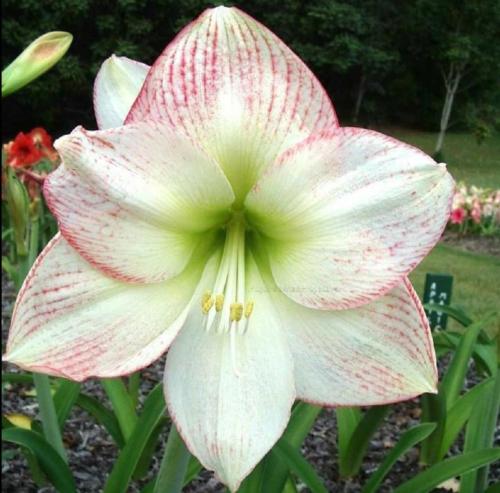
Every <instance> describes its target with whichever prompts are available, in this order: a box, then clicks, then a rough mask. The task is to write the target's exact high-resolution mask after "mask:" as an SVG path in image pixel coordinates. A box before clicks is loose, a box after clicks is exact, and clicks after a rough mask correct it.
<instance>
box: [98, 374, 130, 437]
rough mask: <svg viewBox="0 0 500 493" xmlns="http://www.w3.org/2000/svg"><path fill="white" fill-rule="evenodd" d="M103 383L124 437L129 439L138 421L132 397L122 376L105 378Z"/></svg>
mask: <svg viewBox="0 0 500 493" xmlns="http://www.w3.org/2000/svg"><path fill="white" fill-rule="evenodd" d="M101 384H102V386H103V387H104V390H105V392H106V394H107V395H108V397H109V400H110V401H111V404H112V406H113V411H114V412H115V415H116V419H117V420H118V423H119V425H120V429H121V431H122V434H123V438H125V441H127V440H128V439H129V438H130V435H132V432H133V431H134V428H135V425H136V423H137V414H136V413H135V408H134V404H133V401H132V398H131V397H130V394H129V393H128V391H127V388H126V387H125V384H124V383H123V381H122V379H121V378H105V379H102V380H101Z"/></svg>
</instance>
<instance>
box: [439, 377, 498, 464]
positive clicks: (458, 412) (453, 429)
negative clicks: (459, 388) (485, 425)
mask: <svg viewBox="0 0 500 493" xmlns="http://www.w3.org/2000/svg"><path fill="white" fill-rule="evenodd" d="M492 387H493V379H492V378H489V379H488V380H483V381H482V382H481V383H478V384H477V385H475V386H474V387H473V388H472V389H470V390H469V391H468V392H466V393H465V394H464V395H462V396H461V397H460V398H459V399H458V400H457V402H455V404H454V405H453V407H452V408H451V409H450V410H449V411H448V413H447V416H446V426H445V430H444V434H443V437H442V440H441V448H440V451H439V455H438V457H437V459H438V460H440V459H442V458H443V457H444V456H445V455H446V452H448V450H449V448H450V447H451V446H452V445H453V443H454V442H455V440H456V438H457V436H458V434H459V433H460V430H461V429H462V428H463V426H464V425H465V423H466V421H467V420H468V419H469V417H470V416H471V412H472V411H473V409H474V407H476V406H477V405H478V403H480V402H482V400H483V399H484V397H485V396H486V395H487V394H488V393H489V392H490V391H491V389H492Z"/></svg>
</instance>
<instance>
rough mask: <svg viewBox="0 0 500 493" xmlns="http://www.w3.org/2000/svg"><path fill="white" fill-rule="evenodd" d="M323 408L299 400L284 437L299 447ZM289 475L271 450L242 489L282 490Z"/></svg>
mask: <svg viewBox="0 0 500 493" xmlns="http://www.w3.org/2000/svg"><path fill="white" fill-rule="evenodd" d="M321 409H322V408H321V407H319V406H314V405H312V404H307V403H306V402H298V403H297V404H296V405H295V406H294V408H293V410H292V415H291V417H290V421H289V423H288V426H287V428H286V430H285V433H284V434H283V439H284V440H286V441H287V443H289V444H290V445H291V446H292V447H295V448H296V449H298V448H299V447H300V445H301V444H302V442H303V441H304V440H305V438H306V436H307V434H308V433H309V431H310V430H311V428H312V426H313V425H314V422H315V421H316V418H317V417H318V414H319V413H320V412H321ZM288 475H289V468H288V466H287V464H286V463H284V462H283V461H282V460H280V459H279V457H278V456H277V455H276V454H275V453H274V452H273V451H271V452H270V453H268V454H267V456H266V457H265V458H264V460H263V461H261V463H260V465H259V466H257V468H256V469H255V470H254V472H253V473H252V475H251V476H250V477H249V478H247V480H245V481H244V482H243V484H242V487H241V488H240V489H242V488H243V492H244V493H254V492H255V493H256V492H262V493H274V492H276V491H282V490H283V488H284V487H285V484H286V481H287V478H288Z"/></svg>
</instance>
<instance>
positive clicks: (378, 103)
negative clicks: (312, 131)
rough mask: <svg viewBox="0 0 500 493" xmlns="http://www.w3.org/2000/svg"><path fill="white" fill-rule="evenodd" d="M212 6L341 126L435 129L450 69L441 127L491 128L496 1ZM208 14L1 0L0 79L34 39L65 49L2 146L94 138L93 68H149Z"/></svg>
mask: <svg viewBox="0 0 500 493" xmlns="http://www.w3.org/2000/svg"><path fill="white" fill-rule="evenodd" d="M215 3H225V4H228V5H230V4H236V5H238V6H240V7H241V8H243V9H244V10H245V11H247V12H248V13H250V14H252V15H254V16H255V17H256V18H257V19H259V20H260V21H261V22H263V23H264V24H266V25H267V26H268V27H269V28H271V30H273V31H274V32H276V33H277V34H278V35H279V36H280V37H281V38H282V39H283V40H284V41H285V42H286V43H287V44H289V45H290V46H292V48H293V49H294V50H295V51H296V52H297V53H298V54H299V55H300V56H301V57H302V58H303V59H304V60H305V61H306V62H307V63H308V64H309V65H310V66H311V68H312V70H313V71H314V72H315V73H316V74H317V75H318V77H319V78H320V80H321V81H322V82H323V84H324V85H325V86H326V88H327V89H328V91H329V93H330V95H331V96H332V99H333V102H334V105H335V107H336V109H337V111H338V113H339V115H340V118H341V121H342V122H343V123H344V124H346V123H349V122H353V121H358V122H359V123H360V124H363V125H365V126H374V125H377V126H378V125H381V124H383V123H384V122H387V121H390V122H391V124H392V125H394V124H401V125H404V126H411V127H413V128H421V129H428V130H435V129H437V127H438V124H439V114H440V112H441V107H442V105H443V100H444V94H445V88H444V82H443V71H444V72H446V70H447V69H448V67H449V64H450V63H455V64H456V63H460V64H464V65H465V68H464V77H463V79H462V80H461V87H460V88H459V93H458V94H457V97H456V100H455V104H454V107H453V112H452V119H451V124H452V125H454V126H455V128H464V127H468V128H472V129H476V130H478V131H479V132H484V131H485V128H486V129H490V128H492V127H494V126H495V125H496V126H497V127H498V125H499V122H500V113H499V108H500V85H499V84H498V78H499V77H498V76H499V73H500V43H498V42H495V37H496V36H497V35H498V32H497V30H498V25H500V0H469V1H467V2H462V1H460V0H444V1H440V2H434V1H433V0H407V1H405V2H398V1H396V0H319V1H318V0H317V1H313V2H306V1H302V0H286V1H283V0H249V1H240V2H215ZM213 4H214V2H206V1H202V0H110V1H107V2H101V1H98V0H47V1H44V2H38V1H36V0H4V2H2V17H3V19H4V20H3V36H2V65H3V66H4V67H5V66H6V65H7V63H8V62H10V61H11V60H12V59H13V58H14V57H15V56H16V55H17V54H18V53H19V52H20V51H21V50H22V49H23V48H24V47H25V46H26V45H27V44H28V43H29V42H30V41H32V40H33V39H34V38H36V37H37V36H38V35H40V34H42V33H44V32H47V31H51V30H65V31H69V32H71V33H72V34H73V35H74V43H73V45H72V47H71V49H70V51H69V53H68V54H67V55H66V57H65V58H64V59H63V60H62V61H61V62H60V63H59V64H58V65H57V67H56V68H55V69H54V70H53V71H51V72H50V73H48V74H46V75H44V76H43V77H42V78H41V79H40V80H38V81H36V82H35V83H33V84H31V85H30V86H29V87H27V88H26V89H25V90H24V91H23V92H22V93H20V94H16V95H13V96H12V97H10V98H7V99H6V101H5V102H4V112H3V122H2V123H3V129H4V131H3V140H4V141H5V140H7V139H10V138H12V137H13V136H14V135H15V134H16V133H17V132H18V131H19V130H20V129H29V128H32V127H35V126H40V125H41V126H44V127H46V128H48V129H49V130H50V131H51V132H52V133H54V134H56V135H58V134H61V133H66V132H68V131H69V130H71V129H72V128H73V127H74V126H75V125H76V124H77V123H78V124H83V125H84V126H86V127H88V128H95V122H94V117H93V112H92V104H91V103H92V84H93V79H94V77H95V74H96V72H97V70H98V69H99V66H100V64H101V63H102V62H103V61H104V60H105V59H106V58H107V57H108V56H109V55H110V54H112V53H115V54H118V55H125V56H128V57H131V58H134V59H138V60H141V61H143V62H146V63H152V62H153V61H154V60H155V58H156V57H157V56H158V55H159V53H160V52H161V50H162V49H163V48H164V47H165V45H166V44H167V42H169V41H170V40H171V39H172V38H173V36H174V35H175V34H176V33H177V32H178V31H179V29H180V28H181V27H182V26H183V25H184V24H186V22H188V21H189V20H191V19H193V18H194V17H196V16H197V15H198V14H199V13H200V12H201V11H203V10H204V9H205V8H206V7H209V6H211V5H213ZM55 102H57V104H55ZM357 106H359V109H358V110H356V107H357ZM358 113H359V115H358Z"/></svg>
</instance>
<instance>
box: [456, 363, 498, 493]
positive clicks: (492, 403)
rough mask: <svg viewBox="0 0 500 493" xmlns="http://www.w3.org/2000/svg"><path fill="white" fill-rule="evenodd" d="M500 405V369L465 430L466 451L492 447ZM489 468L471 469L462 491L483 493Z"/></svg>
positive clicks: (464, 492) (461, 486)
mask: <svg viewBox="0 0 500 493" xmlns="http://www.w3.org/2000/svg"><path fill="white" fill-rule="evenodd" d="M499 407H500V369H498V370H497V374H496V376H495V382H494V385H493V386H492V387H491V388H490V391H489V393H488V394H487V395H486V396H484V397H483V398H482V399H480V400H478V401H477V402H476V405H475V407H474V409H473V412H472V414H471V417H470V419H469V422H468V423H467V428H466V430H465V442H464V453H465V452H473V451H478V450H483V449H485V448H487V447H491V446H492V445H493V441H494V435H495V429H496V424H497V420H498V411H499ZM487 478H488V468H487V467H485V468H484V469H480V470H477V471H471V472H469V473H468V474H465V475H464V476H462V478H461V480H460V493H482V492H483V491H484V490H485V489H486V483H487Z"/></svg>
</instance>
